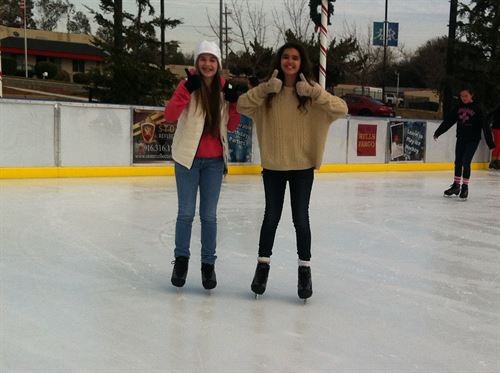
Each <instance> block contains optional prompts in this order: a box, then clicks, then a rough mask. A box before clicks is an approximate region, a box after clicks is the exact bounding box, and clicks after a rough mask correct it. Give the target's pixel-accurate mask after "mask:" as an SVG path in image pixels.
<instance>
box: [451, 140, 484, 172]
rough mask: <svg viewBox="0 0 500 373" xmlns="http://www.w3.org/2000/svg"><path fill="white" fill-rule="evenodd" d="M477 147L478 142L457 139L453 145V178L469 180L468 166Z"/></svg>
mask: <svg viewBox="0 0 500 373" xmlns="http://www.w3.org/2000/svg"><path fill="white" fill-rule="evenodd" d="M478 145H479V140H472V141H464V140H461V139H457V144H456V145H455V176H457V177H460V176H462V177H463V178H464V179H469V178H470V164H471V162H472V158H473V157H474V153H475V152H476V149H477V147H478ZM462 169H463V172H462Z"/></svg>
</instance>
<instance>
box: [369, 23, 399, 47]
mask: <svg viewBox="0 0 500 373" xmlns="http://www.w3.org/2000/svg"><path fill="white" fill-rule="evenodd" d="M398 38H399V23H397V22H387V41H386V45H387V46H388V47H397V46H398ZM372 44H373V45H376V46H381V47H382V46H384V22H373V40H372Z"/></svg>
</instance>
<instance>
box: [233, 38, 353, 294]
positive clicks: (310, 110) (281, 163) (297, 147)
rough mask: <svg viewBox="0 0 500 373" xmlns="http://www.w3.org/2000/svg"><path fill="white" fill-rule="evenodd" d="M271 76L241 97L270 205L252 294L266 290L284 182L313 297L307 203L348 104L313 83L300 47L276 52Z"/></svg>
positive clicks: (301, 268)
mask: <svg viewBox="0 0 500 373" xmlns="http://www.w3.org/2000/svg"><path fill="white" fill-rule="evenodd" d="M273 70H274V71H273V73H272V74H271V76H270V78H269V79H268V80H267V81H266V82H263V83H261V84H260V85H258V86H257V87H255V88H253V89H250V90H249V91H248V92H247V93H246V94H244V95H242V96H240V98H239V99H238V105H237V109H238V112H240V113H241V114H245V115H247V116H249V117H251V118H252V119H253V121H254V123H255V125H256V128H257V137H258V140H259V148H260V155H261V160H262V167H263V171H262V177H263V182H264V192H265V199H266V207H265V212H264V221H263V223H262V227H261V231H260V240H259V253H258V259H257V268H256V270H255V276H254V279H253V281H252V286H251V288H252V291H253V292H254V293H255V294H256V295H257V294H259V295H260V294H263V293H264V291H265V290H266V284H267V277H268V274H269V268H270V266H269V265H270V261H271V259H270V258H271V255H272V248H273V244H274V237H275V234H276V229H277V227H278V223H279V221H280V218H281V211H282V209H283V201H284V196H285V189H286V184H287V183H288V184H289V187H290V200H291V205H292V216H293V224H294V226H295V232H296V237H297V254H298V259H299V260H298V288H297V292H298V296H299V297H300V298H301V299H304V300H305V299H307V298H309V297H311V295H312V282H311V267H310V260H311V229H310V226H309V199H310V195H311V189H312V185H313V179H314V169H319V167H320V166H321V161H322V158H323V153H324V148H325V142H326V138H327V133H328V129H329V127H330V124H331V123H332V122H333V121H335V120H336V119H337V118H340V117H343V116H344V115H345V114H347V105H346V103H345V102H344V101H343V100H342V99H340V98H338V97H336V96H333V95H331V94H330V93H328V92H326V91H325V90H324V89H323V88H322V87H321V86H320V85H319V84H317V83H315V82H313V80H312V73H311V63H310V62H309V58H308V56H307V54H306V51H305V49H304V48H303V46H302V45H301V44H298V43H294V42H289V43H286V44H285V45H283V46H282V47H281V48H280V49H279V50H278V52H277V55H276V57H275V62H274V66H273Z"/></svg>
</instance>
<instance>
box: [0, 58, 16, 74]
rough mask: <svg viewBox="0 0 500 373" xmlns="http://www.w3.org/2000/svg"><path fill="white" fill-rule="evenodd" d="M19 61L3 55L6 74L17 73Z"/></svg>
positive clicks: (3, 67) (3, 70)
mask: <svg viewBox="0 0 500 373" xmlns="http://www.w3.org/2000/svg"><path fill="white" fill-rule="evenodd" d="M16 70H17V63H16V60H15V59H14V58H11V57H2V72H3V74H4V75H16Z"/></svg>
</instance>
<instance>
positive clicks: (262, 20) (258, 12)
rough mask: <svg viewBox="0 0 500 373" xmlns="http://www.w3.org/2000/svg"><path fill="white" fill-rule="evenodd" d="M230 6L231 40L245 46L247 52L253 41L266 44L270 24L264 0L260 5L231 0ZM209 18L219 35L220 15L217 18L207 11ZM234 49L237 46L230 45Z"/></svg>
mask: <svg viewBox="0 0 500 373" xmlns="http://www.w3.org/2000/svg"><path fill="white" fill-rule="evenodd" d="M228 8H229V9H228V10H229V12H230V14H229V19H230V20H231V24H230V25H227V26H228V27H229V28H230V29H229V31H228V39H229V40H230V41H231V42H233V43H235V44H236V45H238V46H240V47H243V49H244V51H245V52H247V53H248V52H250V50H251V44H252V43H255V42H256V43H257V44H259V45H265V44H266V34H267V30H268V24H267V21H266V14H265V12H264V8H263V2H262V1H261V3H260V5H258V4H254V5H251V4H250V2H249V0H230V4H229V7H228ZM207 18H208V23H209V25H210V29H211V30H212V32H213V34H215V35H216V36H217V37H219V34H220V31H219V30H220V27H219V22H218V18H219V17H217V20H216V19H214V18H212V17H211V16H210V15H209V14H208V13H207ZM234 49H236V48H231V46H229V50H231V52H234Z"/></svg>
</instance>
